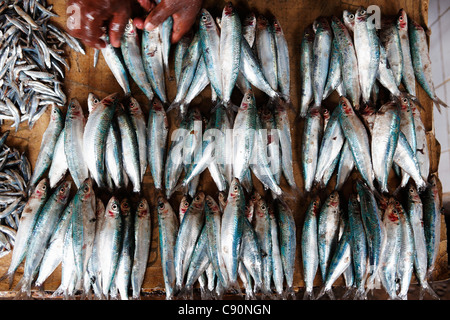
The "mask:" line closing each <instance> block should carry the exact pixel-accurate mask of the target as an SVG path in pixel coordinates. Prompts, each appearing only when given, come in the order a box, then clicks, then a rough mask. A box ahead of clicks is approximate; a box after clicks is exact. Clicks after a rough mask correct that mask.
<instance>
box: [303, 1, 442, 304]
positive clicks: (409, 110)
mask: <svg viewBox="0 0 450 320" xmlns="http://www.w3.org/2000/svg"><path fill="white" fill-rule="evenodd" d="M408 20H409V23H408ZM301 47H302V51H301V77H302V96H301V109H300V115H301V116H302V117H304V118H305V119H304V121H305V126H304V133H303V141H302V169H303V177H304V181H305V190H306V191H307V192H312V193H314V192H319V190H323V188H324V187H326V186H327V184H328V183H329V181H330V179H331V177H332V175H333V173H334V171H335V170H336V168H337V177H336V184H335V190H334V192H333V193H332V194H331V195H330V196H329V198H328V199H327V200H326V203H325V204H324V205H323V206H322V209H320V199H319V198H318V197H315V198H314V199H313V200H312V202H311V204H310V206H309V208H308V211H307V213H306V217H305V222H304V227H303V235H302V253H303V267H304V269H305V281H306V282H307V292H306V294H305V298H308V297H313V293H312V283H313V280H314V276H315V274H316V269H317V266H320V270H321V275H322V279H323V283H324V287H323V289H322V291H321V292H320V294H319V296H322V295H323V294H325V293H328V294H329V296H330V297H331V298H334V296H333V294H332V292H331V288H332V285H333V283H334V282H335V281H336V279H337V277H339V276H340V275H341V274H344V277H345V279H346V281H347V285H348V286H349V287H352V286H355V287H356V289H357V292H356V296H355V298H356V299H364V298H366V295H367V292H366V291H365V288H366V287H367V290H371V289H373V288H374V283H375V280H377V281H381V284H382V285H383V287H384V288H385V289H386V291H387V293H388V294H389V297H390V298H391V299H397V298H401V299H406V296H407V291H408V288H409V283H410V280H411V275H412V271H413V270H415V272H416V275H417V279H418V281H419V284H420V286H421V289H422V292H421V297H423V294H424V292H425V291H428V292H430V294H431V295H432V296H433V297H434V298H436V297H437V296H436V294H434V292H433V291H432V290H431V288H430V287H429V285H428V284H427V279H428V278H429V277H430V275H431V272H432V270H433V268H434V262H435V258H436V254H437V250H438V246H439V241H440V219H441V217H440V215H441V207H440V203H439V197H438V192H437V187H436V183H437V182H436V181H437V177H436V176H435V175H434V174H431V172H430V156H429V149H428V145H427V137H426V131H425V127H424V124H423V122H422V120H421V116H420V112H419V109H418V108H417V107H420V104H419V103H418V101H417V98H416V92H415V81H416V79H417V80H418V82H419V84H420V85H421V86H422V87H423V88H424V89H425V91H426V92H427V94H428V95H429V96H430V98H431V99H432V100H433V101H434V102H435V103H436V104H437V105H438V107H439V105H442V106H445V107H447V106H446V105H445V103H443V102H442V101H441V100H440V99H439V98H438V97H437V96H436V95H435V93H434V87H433V83H432V79H431V74H430V68H431V67H430V64H431V62H430V60H429V56H428V47H427V42H426V36H425V32H424V30H423V28H422V27H420V25H418V24H417V23H415V22H414V21H412V20H411V19H410V18H408V16H407V14H406V12H405V11H404V10H403V9H402V10H400V11H399V13H398V16H397V17H396V19H394V20H391V19H384V20H383V22H382V29H381V30H380V31H377V29H376V28H375V25H374V24H373V23H372V22H371V21H370V20H369V19H368V13H367V11H366V10H365V8H363V7H360V8H359V9H358V10H357V11H356V13H355V14H353V13H350V12H348V11H344V13H343V20H341V19H339V18H337V17H335V16H333V17H332V19H331V24H330V23H329V22H328V19H327V18H325V17H320V18H318V19H316V20H315V21H314V23H313V24H312V26H309V27H308V28H306V30H305V32H304V35H303V40H302V45H301ZM401 84H403V86H401ZM381 87H383V88H385V89H387V91H388V93H389V94H390V97H389V98H388V99H386V100H384V98H383V96H382V95H381V91H380V88H381ZM401 87H404V88H405V90H406V91H401V89H400V88H401ZM333 91H337V93H338V94H339V96H340V99H339V105H338V106H336V107H335V108H334V110H332V111H331V112H330V111H329V110H327V109H325V108H323V107H322V102H323V101H324V100H325V99H326V98H327V97H328V96H329V95H330V94H331V93H332V92H333ZM354 169H356V170H357V171H358V173H359V176H360V180H357V182H356V189H357V190H358V192H357V195H352V196H351V197H350V199H349V203H348V210H347V211H346V212H345V213H342V214H341V213H340V212H341V210H342V209H340V207H339V200H338V199H339V194H338V191H339V190H341V189H342V188H343V185H344V184H345V183H346V181H347V180H348V178H349V176H350V174H351V173H352V171H353V170H354ZM391 170H394V172H395V173H396V175H397V177H398V178H399V179H400V180H401V181H400V184H399V186H398V187H397V188H396V189H395V190H390V188H389V187H390V185H389V184H388V180H389V175H390V172H391ZM352 183H354V181H352ZM353 187H354V188H353V189H355V186H353ZM405 190H408V192H409V196H413V197H412V198H408V199H409V200H408V201H406V202H405V203H404V206H402V204H401V201H400V200H398V199H400V196H401V193H402V192H404V191H405ZM419 194H420V195H421V197H422V200H423V201H424V204H423V210H422V200H421V197H419ZM405 204H406V205H405ZM342 205H343V204H342V203H341V206H342ZM419 207H420V208H419ZM404 208H405V209H404ZM422 211H423V213H422ZM358 219H359V220H358ZM341 220H342V221H343V222H342V223H340V222H339V221H341ZM422 221H423V226H422ZM400 248H401V249H400ZM362 251H364V252H362ZM427 256H428V261H427V259H426V257H427ZM424 257H425V258H424ZM367 259H369V260H368V261H369V262H367V261H366V260H367ZM351 261H353V263H352V262H351ZM413 265H414V268H413ZM349 266H351V267H352V268H353V271H352V272H353V273H354V274H353V276H350V274H349V273H350V272H351V271H350V269H349ZM366 278H367V279H366ZM397 282H398V283H399V285H397ZM397 287H398V288H397ZM397 291H399V292H397ZM348 295H350V291H349V293H348Z"/></svg>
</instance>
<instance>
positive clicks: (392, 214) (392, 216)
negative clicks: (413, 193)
mask: <svg viewBox="0 0 450 320" xmlns="http://www.w3.org/2000/svg"><path fill="white" fill-rule="evenodd" d="M396 202H397V200H396V199H395V198H394V197H391V198H389V202H388V206H387V208H386V211H385V212H384V220H385V221H391V222H393V223H398V221H399V214H398V210H397V208H396V207H395V206H396ZM386 219H388V220H386Z"/></svg>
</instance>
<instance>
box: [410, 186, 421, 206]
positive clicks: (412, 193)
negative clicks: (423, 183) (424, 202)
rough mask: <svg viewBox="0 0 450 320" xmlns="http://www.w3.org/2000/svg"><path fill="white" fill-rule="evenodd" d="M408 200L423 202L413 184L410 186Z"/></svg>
mask: <svg viewBox="0 0 450 320" xmlns="http://www.w3.org/2000/svg"><path fill="white" fill-rule="evenodd" d="M408 198H409V200H411V201H413V202H416V203H420V202H421V199H420V196H419V193H418V192H417V189H416V187H414V185H413V184H412V183H411V182H410V183H409V184H408Z"/></svg>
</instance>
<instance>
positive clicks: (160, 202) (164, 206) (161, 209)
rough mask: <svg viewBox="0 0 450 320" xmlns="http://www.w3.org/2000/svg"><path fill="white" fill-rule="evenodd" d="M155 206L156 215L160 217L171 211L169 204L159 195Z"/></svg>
mask: <svg viewBox="0 0 450 320" xmlns="http://www.w3.org/2000/svg"><path fill="white" fill-rule="evenodd" d="M156 205H157V210H158V214H160V215H166V214H167V213H168V212H169V211H171V210H170V205H169V202H168V201H167V199H166V198H165V197H164V196H162V195H160V196H158V197H157V198H156Z"/></svg>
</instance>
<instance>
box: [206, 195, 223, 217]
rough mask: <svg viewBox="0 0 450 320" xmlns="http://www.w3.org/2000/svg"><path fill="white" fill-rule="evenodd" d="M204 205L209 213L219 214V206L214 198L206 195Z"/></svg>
mask: <svg viewBox="0 0 450 320" xmlns="http://www.w3.org/2000/svg"><path fill="white" fill-rule="evenodd" d="M205 203H206V206H207V207H208V208H209V212H210V213H211V214H214V213H217V212H220V208H219V205H218V204H217V202H216V201H215V200H214V198H213V197H211V196H210V195H207V196H206V199H205Z"/></svg>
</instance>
